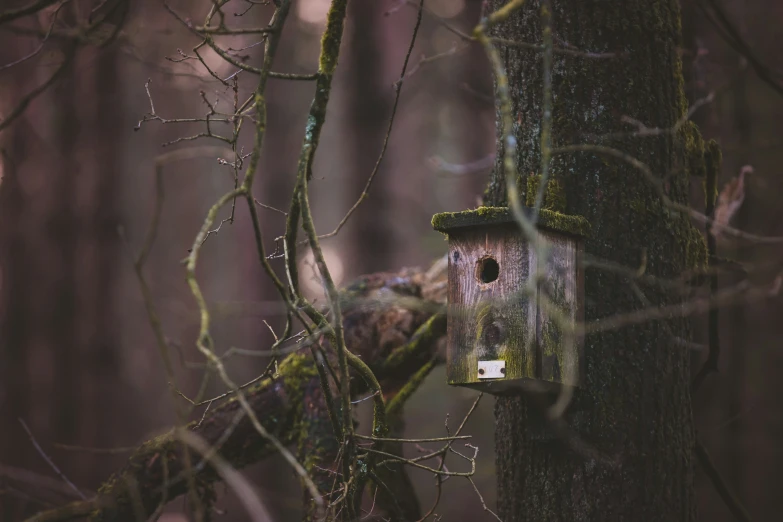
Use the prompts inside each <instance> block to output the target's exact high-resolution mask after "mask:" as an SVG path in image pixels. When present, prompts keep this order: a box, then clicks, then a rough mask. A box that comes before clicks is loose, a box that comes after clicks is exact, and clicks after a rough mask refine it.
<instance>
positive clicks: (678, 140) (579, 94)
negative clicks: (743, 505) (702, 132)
mask: <svg viewBox="0 0 783 522" xmlns="http://www.w3.org/2000/svg"><path fill="white" fill-rule="evenodd" d="M490 3H491V4H492V8H493V9H497V8H498V7H499V6H500V5H502V3H504V2H501V1H493V2H490ZM552 4H553V10H552V20H553V34H554V41H555V46H559V47H563V46H565V45H571V46H575V47H577V48H579V49H581V50H584V51H591V52H596V53H597V52H615V53H617V54H618V56H616V57H614V58H603V59H599V58H588V57H584V56H574V55H569V54H562V53H555V54H554V67H553V82H552V85H553V88H552V89H553V90H552V92H553V100H554V105H553V130H552V146H553V147H560V146H564V145H571V144H583V143H594V144H599V145H603V146H609V147H615V148H617V149H619V150H621V151H623V152H625V153H627V154H629V155H631V156H633V157H635V158H637V159H638V160H640V161H642V162H644V163H646V164H647V165H648V166H649V167H650V169H651V170H652V172H653V173H654V174H655V176H657V177H659V178H660V182H661V186H662V187H663V188H662V190H664V191H665V192H666V194H667V195H668V197H669V198H671V200H673V201H675V202H679V203H687V193H688V174H689V172H688V168H687V167H688V166H694V165H698V162H700V161H701V154H702V147H701V139H700V137H699V136H698V135H697V134H696V133H695V132H694V131H693V129H692V127H691V126H690V125H684V126H683V127H682V128H681V129H680V130H678V131H677V132H672V133H661V134H659V135H656V136H652V137H630V136H623V137H620V138H618V137H617V136H612V137H611V138H609V137H606V136H605V137H603V138H602V137H601V136H604V135H606V134H608V133H617V132H626V133H627V132H630V131H634V130H636V127H634V126H630V125H628V124H627V123H623V121H622V120H621V117H623V116H626V117H630V118H633V119H634V120H637V121H639V122H642V123H643V124H645V125H647V126H648V127H660V128H671V127H673V126H674V125H675V123H676V122H677V121H678V120H679V119H680V118H682V117H683V115H684V114H685V99H684V95H683V91H682V73H681V62H680V58H679V55H678V43H679V39H680V12H679V6H678V3H677V2H676V1H674V0H611V1H602V2H598V1H585V0H559V1H554V2H552ZM539 13H540V3H539V2H536V1H532V2H528V3H527V4H526V5H525V6H524V7H523V8H522V9H521V11H519V12H517V13H516V14H514V15H512V17H511V18H510V19H509V20H508V21H506V22H504V23H502V24H501V25H500V26H498V28H497V30H496V31H495V34H494V36H498V37H502V38H507V39H513V40H517V41H523V42H535V43H539V42H541V41H542V39H541V32H542V26H541V21H540V15H539ZM566 42H567V44H566ZM499 50H500V53H501V56H502V58H503V61H504V66H505V69H506V72H507V74H508V79H509V87H510V94H511V97H512V105H513V111H514V113H513V114H514V121H515V125H514V129H513V134H514V137H515V138H516V142H517V144H518V149H517V157H516V163H517V168H518V173H519V175H520V176H521V181H522V182H520V190H521V191H523V193H524V188H525V187H524V186H525V183H524V178H525V177H526V176H529V175H531V174H534V173H536V172H538V171H539V165H540V149H539V140H540V130H541V124H540V122H541V119H542V100H543V88H542V85H543V83H542V78H543V76H542V60H541V54H540V53H538V52H535V51H530V50H525V49H520V48H514V47H501V48H500V49H499ZM596 136H598V137H596ZM501 144H502V140H501ZM501 153H502V151H501ZM686 154H688V155H689V156H686ZM689 159H691V160H695V161H688V160H689ZM500 164H501V163H500V162H499V163H498V165H500ZM550 172H551V173H552V174H551V175H552V176H553V177H555V178H557V179H558V180H559V181H560V183H561V185H562V186H564V188H565V196H566V204H567V208H566V210H567V212H568V213H569V214H578V215H582V216H584V217H585V218H587V219H588V220H589V221H590V223H591V225H592V228H593V232H592V236H591V237H590V238H588V240H587V241H586V244H585V249H586V254H587V259H602V260H607V261H610V262H613V263H616V264H621V265H624V266H626V267H629V268H631V269H632V270H635V269H638V267H639V266H641V265H643V263H644V261H643V259H645V255H646V260H647V262H646V274H647V275H654V276H656V277H664V278H674V277H676V276H678V275H679V274H681V273H682V272H683V271H685V270H687V269H689V268H695V267H697V266H703V263H704V261H705V258H706V256H705V249H704V242H703V240H702V239H701V237H700V236H698V235H696V233H695V231H694V229H693V227H692V226H691V225H690V223H689V222H688V221H687V219H686V218H685V217H683V216H682V215H680V214H678V213H676V212H674V211H672V210H671V209H669V208H667V207H666V206H665V205H664V203H663V201H662V198H661V195H660V193H659V192H658V191H657V189H656V187H655V185H654V184H653V183H651V182H650V180H649V179H647V178H646V177H645V176H644V174H643V173H642V172H641V171H640V170H638V169H636V168H635V167H633V166H631V165H630V164H629V163H628V162H625V161H623V160H621V159H619V158H616V157H612V156H609V155H606V154H600V153H598V152H597V151H586V152H574V153H566V154H557V155H555V156H554V157H553V159H552V162H551V164H550ZM503 179H504V177H503V173H502V170H501V169H500V168H496V169H495V172H494V173H493V175H492V179H491V180H490V185H489V187H488V190H487V194H486V201H485V203H486V204H492V205H498V204H505V203H506V197H505V184H504V181H503ZM631 283H632V282H631V281H630V280H629V279H628V278H627V276H624V275H622V274H620V273H618V272H617V271H611V270H606V269H599V268H597V267H594V266H589V264H588V266H587V267H586V274H585V296H586V306H585V318H586V320H587V321H588V322H590V321H595V320H597V319H601V318H606V317H610V316H614V315H616V314H622V313H626V312H630V311H632V310H638V309H641V308H644V307H645V306H649V305H650V303H652V305H653V306H660V305H666V304H672V303H674V302H676V299H678V297H677V296H673V295H672V294H671V293H665V292H663V290H661V288H660V287H658V286H655V285H642V284H641V283H639V282H638V281H637V283H638V284H639V285H640V286H639V287H638V288H639V289H640V290H641V291H642V292H643V294H644V296H643V297H640V296H639V294H638V292H636V291H635V288H634V287H633V286H632V284H631ZM645 300H649V303H647V305H645V304H644V301H645ZM673 337H688V329H687V325H686V321H685V320H684V319H682V318H676V317H669V318H667V319H666V320H665V321H664V320H659V321H649V322H644V323H639V324H635V325H627V326H624V327H620V328H616V329H612V330H609V331H606V332H604V333H600V334H593V335H589V336H587V337H586V338H585V345H584V346H585V349H584V352H585V369H586V372H585V381H584V383H583V385H582V387H581V388H580V389H578V390H576V393H575V396H574V399H573V401H572V402H571V404H570V406H569V409H568V412H567V414H566V420H567V421H568V423H569V424H570V425H571V428H572V429H573V430H574V431H575V432H576V433H577V434H578V436H579V437H580V438H581V439H582V440H583V442H586V443H587V444H589V445H591V446H593V448H594V449H596V450H598V451H599V452H601V453H604V454H607V455H611V456H613V457H615V458H616V459H617V464H616V465H610V464H607V463H603V462H602V461H600V460H596V459H593V458H590V457H589V456H584V455H581V454H577V453H576V452H574V451H573V450H571V449H568V448H567V447H566V445H564V444H563V443H562V442H561V440H560V439H558V438H557V437H555V436H554V435H551V434H550V433H549V430H548V429H544V430H542V429H536V426H539V425H540V422H539V421H538V417H539V416H540V415H541V413H540V412H539V410H538V409H537V408H535V407H534V401H533V400H532V399H533V398H532V396H523V397H514V398H499V399H498V400H497V403H496V423H497V426H496V428H497V430H496V461H497V477H498V498H499V500H498V502H499V511H500V513H499V515H500V517H501V519H503V520H504V521H505V522H513V521H518V520H536V521H541V522H546V521H554V520H579V521H592V520H595V521H598V520H600V521H605V520H635V521H652V520H661V521H674V520H677V521H689V520H694V518H695V507H694V506H695V504H694V495H693V469H692V467H693V466H692V458H691V450H692V447H693V443H694V430H693V423H692V415H691V402H690V392H689V358H688V357H689V354H688V352H687V351H686V350H685V349H684V348H682V347H681V346H678V345H677V344H676V343H675V342H674V340H673Z"/></svg>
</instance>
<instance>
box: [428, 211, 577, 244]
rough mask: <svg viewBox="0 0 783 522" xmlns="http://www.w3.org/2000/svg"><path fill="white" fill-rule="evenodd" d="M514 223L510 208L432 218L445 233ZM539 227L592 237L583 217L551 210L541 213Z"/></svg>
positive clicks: (439, 229)
mask: <svg viewBox="0 0 783 522" xmlns="http://www.w3.org/2000/svg"><path fill="white" fill-rule="evenodd" d="M523 210H524V211H525V213H527V214H529V213H530V212H531V209H530V208H527V207H523ZM514 222H515V219H514V216H513V214H512V213H511V211H510V210H509V209H508V207H478V208H477V209H474V210H464V211H462V212H441V213H440V214H435V215H434V216H433V217H432V227H433V228H434V229H435V230H438V231H439V232H444V233H448V232H449V231H451V230H453V229H457V228H465V227H471V226H481V225H495V224H503V223H514ZM538 227H539V228H542V229H546V230H553V231H555V232H561V233H564V234H570V235H575V236H582V237H585V236H589V235H590V224H589V223H588V222H587V220H586V219H585V218H583V217H582V216H569V215H566V214H561V213H560V212H553V211H551V210H541V211H540V213H539V216H538Z"/></svg>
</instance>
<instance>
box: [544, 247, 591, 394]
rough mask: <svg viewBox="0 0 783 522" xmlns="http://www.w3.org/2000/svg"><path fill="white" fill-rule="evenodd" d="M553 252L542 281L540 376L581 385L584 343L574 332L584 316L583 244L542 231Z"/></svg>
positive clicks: (545, 378)
mask: <svg viewBox="0 0 783 522" xmlns="http://www.w3.org/2000/svg"><path fill="white" fill-rule="evenodd" d="M541 234H542V235H543V237H545V238H546V240H547V241H548V243H549V245H550V247H551V253H550V256H549V259H548V262H547V263H546V264H545V266H544V267H543V268H542V275H543V278H540V279H539V284H538V307H537V314H538V317H537V321H536V322H537V336H538V350H539V352H538V360H539V361H540V369H539V378H540V379H541V380H545V381H550V382H558V383H563V384H568V385H571V386H578V385H579V383H580V381H581V374H582V368H581V361H582V356H581V346H582V343H581V342H580V341H579V340H578V338H577V336H576V335H575V332H574V326H575V325H576V321H580V320H581V318H582V313H581V306H582V301H583V300H582V298H581V293H582V281H581V279H582V274H581V270H580V267H579V262H578V261H579V256H580V255H581V244H580V241H579V240H578V239H576V238H573V237H570V236H564V235H561V234H557V233H550V232H541Z"/></svg>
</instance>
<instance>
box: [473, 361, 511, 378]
mask: <svg viewBox="0 0 783 522" xmlns="http://www.w3.org/2000/svg"><path fill="white" fill-rule="evenodd" d="M505 377H506V361H479V362H478V378H479V379H503V378H505Z"/></svg>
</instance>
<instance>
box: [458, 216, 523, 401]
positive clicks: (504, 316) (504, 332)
mask: <svg viewBox="0 0 783 522" xmlns="http://www.w3.org/2000/svg"><path fill="white" fill-rule="evenodd" d="M528 260H529V256H528V254H527V246H526V244H525V242H524V241H523V240H522V237H521V236H520V234H519V232H518V230H517V229H516V228H515V227H514V226H497V225H496V226H492V227H474V228H470V229H464V230H461V231H456V232H453V233H452V234H451V235H450V248H449V281H450V283H449V321H448V327H447V330H448V333H447V335H448V350H449V352H448V355H449V357H448V363H447V374H448V379H449V382H450V383H452V384H475V383H479V382H481V379H480V376H479V375H478V361H479V360H482V361H486V360H503V361H505V362H506V378H505V379H504V381H511V380H516V379H522V378H532V377H534V369H535V336H534V331H535V330H534V329H531V328H530V325H531V324H534V323H532V321H534V320H535V319H534V318H535V314H534V312H535V298H534V295H533V298H532V299H531V296H529V295H526V294H525V293H524V292H520V289H521V288H523V287H524V285H525V283H526V282H527V279H528V273H529V266H528ZM533 294H535V288H533ZM531 314H532V317H531ZM482 385H488V386H492V385H494V386H495V387H497V384H496V383H492V384H490V383H488V382H487V381H484V382H483V383H482Z"/></svg>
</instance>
